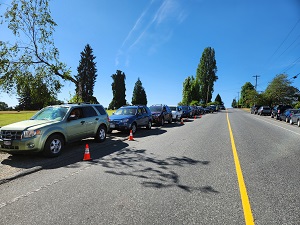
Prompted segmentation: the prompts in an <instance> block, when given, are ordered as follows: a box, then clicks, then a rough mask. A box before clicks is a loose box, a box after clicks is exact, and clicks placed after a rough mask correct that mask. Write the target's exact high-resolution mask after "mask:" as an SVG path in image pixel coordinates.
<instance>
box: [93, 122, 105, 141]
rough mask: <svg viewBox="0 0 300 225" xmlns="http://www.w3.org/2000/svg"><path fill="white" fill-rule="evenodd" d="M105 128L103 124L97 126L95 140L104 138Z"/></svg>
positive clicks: (103, 139)
mask: <svg viewBox="0 0 300 225" xmlns="http://www.w3.org/2000/svg"><path fill="white" fill-rule="evenodd" d="M106 133H107V131H106V128H105V127H104V126H103V125H100V127H99V128H98V131H97V134H96V136H95V140H96V142H103V141H105V139H106Z"/></svg>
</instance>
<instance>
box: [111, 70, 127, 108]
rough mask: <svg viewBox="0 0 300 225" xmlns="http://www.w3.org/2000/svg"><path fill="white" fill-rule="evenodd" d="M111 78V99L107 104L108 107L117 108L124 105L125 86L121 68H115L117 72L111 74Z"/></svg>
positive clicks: (124, 77)
mask: <svg viewBox="0 0 300 225" xmlns="http://www.w3.org/2000/svg"><path fill="white" fill-rule="evenodd" d="M111 77H112V79H113V83H112V84H111V88H112V92H113V99H112V101H111V103H110V104H109V106H108V108H109V109H118V108H120V107H121V106H123V105H126V94H125V92H126V87H125V79H126V76H125V73H123V72H122V71H121V70H117V72H116V73H115V74H113V75H111Z"/></svg>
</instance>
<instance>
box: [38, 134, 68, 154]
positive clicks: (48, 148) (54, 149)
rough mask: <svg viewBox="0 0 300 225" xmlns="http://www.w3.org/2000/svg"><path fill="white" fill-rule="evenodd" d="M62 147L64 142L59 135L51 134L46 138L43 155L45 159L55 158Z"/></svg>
mask: <svg viewBox="0 0 300 225" xmlns="http://www.w3.org/2000/svg"><path fill="white" fill-rule="evenodd" d="M63 147H64V140H63V138H62V136H61V135H59V134H53V135H51V136H50V137H48V139H47V141H46V143H45V147H44V151H43V154H44V155H45V156H47V157H56V156H59V155H60V154H61V151H62V150H63Z"/></svg>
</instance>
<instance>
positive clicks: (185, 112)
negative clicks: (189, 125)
mask: <svg viewBox="0 0 300 225" xmlns="http://www.w3.org/2000/svg"><path fill="white" fill-rule="evenodd" d="M180 107H181V108H182V114H181V118H189V117H190V118H191V117H192V111H191V108H190V107H189V106H187V105H181V106H180Z"/></svg>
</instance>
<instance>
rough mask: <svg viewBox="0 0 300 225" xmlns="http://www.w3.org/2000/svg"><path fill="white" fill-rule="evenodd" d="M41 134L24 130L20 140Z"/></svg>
mask: <svg viewBox="0 0 300 225" xmlns="http://www.w3.org/2000/svg"><path fill="white" fill-rule="evenodd" d="M39 134H41V130H24V131H23V134H22V138H30V137H34V136H36V135H39Z"/></svg>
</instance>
